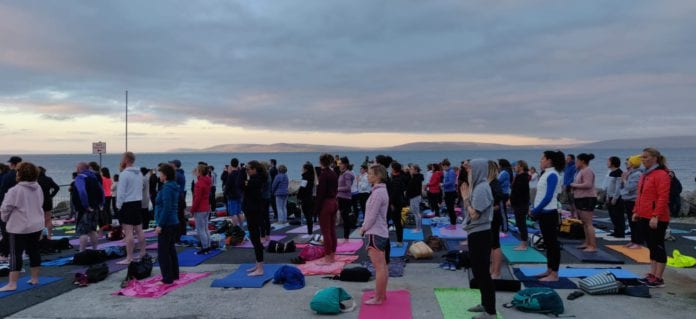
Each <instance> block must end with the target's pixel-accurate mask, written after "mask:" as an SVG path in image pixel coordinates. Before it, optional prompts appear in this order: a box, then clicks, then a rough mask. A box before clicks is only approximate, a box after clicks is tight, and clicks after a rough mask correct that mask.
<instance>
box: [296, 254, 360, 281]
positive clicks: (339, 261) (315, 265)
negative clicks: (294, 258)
mask: <svg viewBox="0 0 696 319" xmlns="http://www.w3.org/2000/svg"><path fill="white" fill-rule="evenodd" d="M335 260H336V261H334V262H333V263H331V264H329V265H320V263H322V262H323V258H320V259H317V260H312V261H308V262H306V263H304V264H301V265H298V266H297V268H299V269H300V271H301V272H302V274H303V275H305V276H314V275H339V274H341V270H343V268H344V267H345V266H346V265H347V264H350V263H352V262H354V261H356V260H358V256H356V255H336V259H335Z"/></svg>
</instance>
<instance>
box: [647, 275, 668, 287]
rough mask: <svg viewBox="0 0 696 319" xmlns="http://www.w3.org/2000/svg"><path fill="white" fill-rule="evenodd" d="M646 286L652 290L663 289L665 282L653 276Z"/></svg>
mask: <svg viewBox="0 0 696 319" xmlns="http://www.w3.org/2000/svg"><path fill="white" fill-rule="evenodd" d="M645 285H646V286H648V287H650V288H663V287H664V286H665V280H664V279H662V278H657V277H655V276H653V277H652V279H650V280H648V282H647V283H645Z"/></svg>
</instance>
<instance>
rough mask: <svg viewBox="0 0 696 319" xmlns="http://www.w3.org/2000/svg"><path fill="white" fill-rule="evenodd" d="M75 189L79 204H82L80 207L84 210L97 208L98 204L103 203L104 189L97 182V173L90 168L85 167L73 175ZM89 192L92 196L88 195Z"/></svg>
mask: <svg viewBox="0 0 696 319" xmlns="http://www.w3.org/2000/svg"><path fill="white" fill-rule="evenodd" d="M88 185H89V186H88ZM88 187H89V188H88ZM75 190H76V191H77V194H78V196H79V198H80V204H82V208H84V209H85V210H87V209H89V208H92V209H97V208H98V207H99V206H101V205H104V189H102V187H101V184H99V179H97V175H96V174H94V172H92V171H91V170H88V169H85V170H82V171H81V172H80V173H79V174H77V177H75ZM90 193H91V195H92V196H90Z"/></svg>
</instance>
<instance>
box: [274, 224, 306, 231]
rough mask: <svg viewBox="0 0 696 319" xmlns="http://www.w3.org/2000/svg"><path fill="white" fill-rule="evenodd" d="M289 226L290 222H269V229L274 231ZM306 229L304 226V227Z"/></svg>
mask: <svg viewBox="0 0 696 319" xmlns="http://www.w3.org/2000/svg"><path fill="white" fill-rule="evenodd" d="M286 227H290V224H271V230H272V231H276V230H281V229H283V228H286ZM305 229H306V227H305Z"/></svg>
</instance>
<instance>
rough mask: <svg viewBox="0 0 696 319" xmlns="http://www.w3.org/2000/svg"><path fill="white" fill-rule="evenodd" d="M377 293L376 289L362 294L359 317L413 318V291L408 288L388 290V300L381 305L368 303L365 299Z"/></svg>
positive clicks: (371, 318)
mask: <svg viewBox="0 0 696 319" xmlns="http://www.w3.org/2000/svg"><path fill="white" fill-rule="evenodd" d="M374 295H375V292H374V291H366V292H364V293H363V295H362V303H361V304H360V314H359V315H358V318H359V319H382V318H399V319H411V318H413V314H412V313H411V293H410V292H409V291H408V290H392V291H387V300H386V301H385V302H384V303H383V304H381V305H366V304H365V301H367V300H369V299H370V298H372V297H373V296H374Z"/></svg>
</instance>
